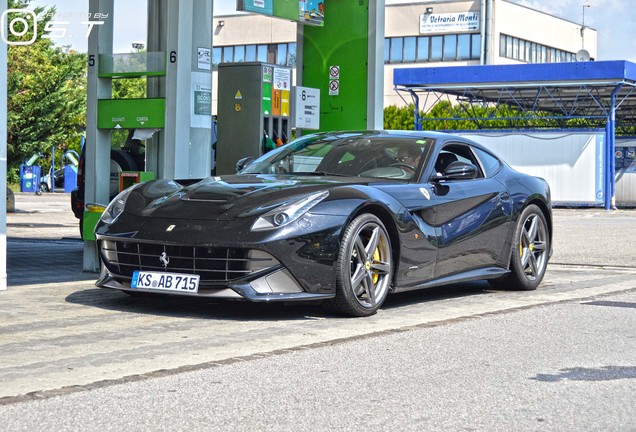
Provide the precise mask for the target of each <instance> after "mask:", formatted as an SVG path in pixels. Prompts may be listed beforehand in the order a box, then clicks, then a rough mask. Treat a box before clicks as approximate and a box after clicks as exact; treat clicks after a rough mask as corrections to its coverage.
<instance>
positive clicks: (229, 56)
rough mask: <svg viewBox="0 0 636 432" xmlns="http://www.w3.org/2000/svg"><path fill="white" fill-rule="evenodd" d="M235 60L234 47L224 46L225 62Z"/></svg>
mask: <svg viewBox="0 0 636 432" xmlns="http://www.w3.org/2000/svg"><path fill="white" fill-rule="evenodd" d="M233 61H234V47H233V46H226V47H223V63H230V62H233Z"/></svg>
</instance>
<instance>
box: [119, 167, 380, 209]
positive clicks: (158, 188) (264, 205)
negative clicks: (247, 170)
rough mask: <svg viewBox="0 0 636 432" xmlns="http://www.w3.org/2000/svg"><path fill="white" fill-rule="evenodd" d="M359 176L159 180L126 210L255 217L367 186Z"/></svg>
mask: <svg viewBox="0 0 636 432" xmlns="http://www.w3.org/2000/svg"><path fill="white" fill-rule="evenodd" d="M369 182H370V180H369V179H360V178H359V177H327V176H325V177H318V176H274V175H262V174H255V175H233V176H224V177H210V178H207V179H203V180H200V181H198V182H197V183H194V184H191V185H188V186H183V185H181V184H179V183H178V181H169V180H159V181H156V182H149V183H147V184H144V185H141V186H139V187H138V188H136V189H134V190H133V192H132V193H131V195H130V196H129V198H128V200H127V204H126V211H127V212H131V213H134V214H137V215H139V216H152V217H161V218H180V219H215V220H232V219H235V218H237V217H248V216H256V215H260V214H262V213H265V212H266V211H268V210H270V209H272V208H274V207H277V206H278V205H280V204H282V203H285V202H287V201H290V200H292V199H294V198H298V197H301V196H306V195H308V194H311V193H314V192H318V191H321V190H325V189H332V188H334V187H339V186H343V185H367V184H369Z"/></svg>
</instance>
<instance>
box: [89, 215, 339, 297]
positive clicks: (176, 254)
mask: <svg viewBox="0 0 636 432" xmlns="http://www.w3.org/2000/svg"><path fill="white" fill-rule="evenodd" d="M122 216H123V215H122ZM308 221H309V222H310V223H309V224H308V223H307V222H308ZM249 223H250V222H249V221H232V222H230V223H228V222H223V223H221V222H218V221H205V220H188V221H180V220H179V221H176V220H172V219H159V218H142V217H138V216H134V215H130V214H126V215H125V217H123V218H121V220H120V219H118V220H117V221H116V222H115V223H114V224H112V225H104V224H101V225H98V227H97V230H96V237H97V245H98V249H99V257H100V260H101V263H102V272H101V275H100V278H99V280H98V281H97V283H96V285H97V286H99V287H104V288H113V289H119V290H130V291H142V290H141V289H138V288H131V286H130V281H131V276H132V273H133V272H134V271H135V270H141V271H159V272H161V271H166V272H173V273H194V274H199V275H200V276H201V282H200V285H199V290H198V293H196V294H190V293H179V292H172V291H162V290H143V291H146V292H159V293H164V294H177V295H189V296H199V297H209V298H223V299H234V300H249V301H255V302H271V301H285V302H287V301H311V300H322V299H326V298H331V297H333V296H334V295H335V286H336V277H335V261H336V259H337V254H338V249H339V244H340V243H339V235H340V232H341V229H342V228H341V227H342V223H341V222H340V221H334V220H333V218H330V217H325V216H314V217H311V219H304V220H303V221H302V222H301V225H302V226H296V225H297V224H292V225H294V226H290V227H286V228H285V229H284V230H276V231H271V232H265V233H262V232H261V233H254V232H251V231H250V229H249V228H250V225H249ZM175 225H176V226H175ZM308 225H309V226H310V227H311V229H307V226H308ZM173 226H174V227H173ZM166 227H173V228H170V230H169V231H167V229H166ZM177 240H178V241H177ZM131 251H132V252H131ZM219 251H220V252H219ZM163 252H166V253H167V255H168V256H170V257H172V260H171V264H170V266H169V267H167V268H164V267H162V266H161V263H160V260H159V257H160V255H161V254H162V253H163ZM197 260H198V261H197ZM259 261H260V263H259ZM192 262H194V264H189V263H192ZM206 262H214V263H215V264H214V267H213V268H204V267H205V266H206V265H207V264H205V263H206ZM172 263H174V266H173V265H172ZM219 266H220V267H219ZM201 269H203V270H201Z"/></svg>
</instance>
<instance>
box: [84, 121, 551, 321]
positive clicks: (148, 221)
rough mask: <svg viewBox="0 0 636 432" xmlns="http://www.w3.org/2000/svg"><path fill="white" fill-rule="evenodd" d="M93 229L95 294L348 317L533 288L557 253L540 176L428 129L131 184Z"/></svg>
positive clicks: (358, 137)
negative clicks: (429, 292)
mask: <svg viewBox="0 0 636 432" xmlns="http://www.w3.org/2000/svg"><path fill="white" fill-rule="evenodd" d="M245 163H246V161H242V162H241V164H240V165H245ZM95 232H96V237H97V243H98V249H99V257H100V260H101V262H102V271H101V275H100V278H99V280H98V281H97V285H98V286H100V287H105V288H114V289H119V290H122V291H125V292H127V293H139V292H147V293H159V294H177V295H188V296H198V297H212V298H226V299H239V300H249V301H255V302H270V301H284V302H292V301H310V300H315V301H321V302H323V304H324V305H325V306H326V307H327V308H328V309H330V310H333V311H337V312H338V313H342V314H345V315H351V316H368V315H372V314H374V313H376V311H377V310H378V308H380V307H381V306H382V304H383V303H384V301H385V299H386V297H387V295H388V294H389V293H393V292H401V291H410V290H415V289H421V288H427V287H433V286H440V285H446V284H450V283H459V282H465V281H469V280H479V279H485V280H488V281H489V282H490V283H491V284H492V285H494V286H495V287H498V288H504V289H515V290H532V289H536V288H537V287H538V286H539V284H540V283H541V280H542V279H543V276H544V274H545V271H546V268H547V264H548V260H549V258H550V255H551V250H552V248H551V240H552V214H551V201H550V189H549V186H548V184H547V183H546V182H545V181H544V180H543V179H540V178H536V177H532V176H529V175H526V174H522V173H519V172H517V171H515V170H513V169H512V168H511V167H509V166H508V165H507V164H506V163H505V162H503V161H502V160H501V159H499V158H498V157H497V156H496V155H494V154H493V153H491V152H490V151H489V150H488V149H486V148H485V147H482V146H481V145H478V144H476V143H474V142H472V141H469V140H467V139H465V138H461V137H458V136H454V135H448V134H442V133H433V132H406V131H359V132H357V131H353V132H334V133H319V134H313V135H308V136H305V137H302V138H300V139H298V140H295V141H292V142H291V143H289V144H287V145H285V146H282V147H280V148H278V149H276V150H273V151H271V152H269V153H267V154H265V155H263V156H261V157H260V158H258V159H256V160H254V161H252V162H251V163H248V164H247V165H246V166H245V168H244V169H243V170H242V171H241V172H239V173H238V174H237V175H229V176H222V177H209V178H206V179H200V180H184V181H181V180H169V179H164V180H155V181H149V182H146V183H143V184H138V185H135V186H133V187H131V188H129V189H127V190H125V191H124V192H122V193H120V194H119V195H117V197H116V198H115V199H114V200H113V201H112V202H111V203H110V204H109V206H108V208H107V209H106V210H105V212H104V213H103V215H102V218H101V220H100V221H99V223H98V224H97V227H96V231H95Z"/></svg>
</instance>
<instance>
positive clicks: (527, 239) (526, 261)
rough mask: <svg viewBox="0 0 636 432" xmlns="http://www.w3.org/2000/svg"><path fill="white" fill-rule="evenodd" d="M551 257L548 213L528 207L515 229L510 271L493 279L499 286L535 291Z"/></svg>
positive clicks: (494, 284) (531, 206)
mask: <svg viewBox="0 0 636 432" xmlns="http://www.w3.org/2000/svg"><path fill="white" fill-rule="evenodd" d="M549 256H550V233H549V231H548V224H547V222H546V219H545V216H544V215H543V212H542V211H541V209H539V207H537V206H536V205H534V204H531V205H529V206H528V207H526V208H525V209H524V210H523V212H521V216H520V217H519V222H518V223H517V227H516V229H515V233H514V237H513V241H512V255H511V257H510V273H509V274H508V275H507V276H505V277H503V278H499V279H493V280H490V281H489V282H490V284H491V285H492V286H493V287H494V288H497V289H507V290H515V291H531V290H535V289H537V287H538V286H539V284H540V283H541V281H542V280H543V276H544V275H545V271H546V268H547V266H548V259H549Z"/></svg>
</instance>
